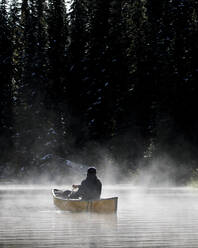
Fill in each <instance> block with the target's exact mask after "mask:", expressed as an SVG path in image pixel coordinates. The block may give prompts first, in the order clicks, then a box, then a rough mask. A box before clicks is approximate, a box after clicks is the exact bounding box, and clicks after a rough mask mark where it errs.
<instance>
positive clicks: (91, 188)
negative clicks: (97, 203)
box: [64, 167, 102, 200]
mask: <svg viewBox="0 0 198 248" xmlns="http://www.w3.org/2000/svg"><path fill="white" fill-rule="evenodd" d="M73 188H74V189H78V191H76V192H74V191H72V192H71V191H68V190H67V191H65V192H64V193H65V196H66V197H68V198H70V199H78V198H81V199H82V200H94V199H100V195H101V191H102V183H101V182H100V180H99V179H98V178H97V176H96V168H94V167H90V168H89V169H88V170H87V177H86V179H85V180H83V181H82V182H81V184H80V185H73Z"/></svg>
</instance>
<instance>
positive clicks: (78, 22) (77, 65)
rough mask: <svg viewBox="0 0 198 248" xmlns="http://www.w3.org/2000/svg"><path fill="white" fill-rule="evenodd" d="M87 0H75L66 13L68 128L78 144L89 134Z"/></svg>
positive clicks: (88, 17)
mask: <svg viewBox="0 0 198 248" xmlns="http://www.w3.org/2000/svg"><path fill="white" fill-rule="evenodd" d="M88 12H89V11H88V3H87V1H84V0H83V1H82V0H81V1H79V0H74V1H73V3H72V5H71V9H70V14H69V20H70V21H69V23H70V25H69V37H70V44H69V48H68V60H67V61H68V65H67V70H68V80H69V84H68V91H67V92H68V96H67V98H68V104H69V112H70V114H71V123H70V130H71V134H72V136H73V137H75V138H74V140H75V141H74V142H75V143H76V144H78V145H79V144H81V143H82V142H84V141H85V140H86V139H87V138H88V137H86V136H87V128H86V121H85V115H84V113H85V111H86V107H87V105H86V104H87V100H86V96H85V95H86V93H85V92H86V90H87V88H86V81H87V79H88V78H89V73H88V74H87V61H86V60H87V59H86V54H87V50H88V48H89V46H88V41H89V26H90V25H89V22H90V20H89V19H90V16H89V15H88Z"/></svg>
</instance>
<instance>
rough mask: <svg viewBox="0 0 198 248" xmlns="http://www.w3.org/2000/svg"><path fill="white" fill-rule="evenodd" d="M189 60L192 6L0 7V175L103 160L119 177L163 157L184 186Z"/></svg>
mask: <svg viewBox="0 0 198 248" xmlns="http://www.w3.org/2000/svg"><path fill="white" fill-rule="evenodd" d="M197 54H198V0H160V1H155V0H133V1H131V0H92V1H90V0H73V1H72V3H71V6H70V8H69V9H68V6H67V5H66V4H65V2H64V0H48V1H47V0H22V1H19V0H12V1H11V2H10V1H6V0H1V2H0V175H7V174H8V175H10V173H8V172H7V171H12V173H13V174H15V175H20V174H21V173H22V174H25V173H26V171H28V170H30V169H31V170H32V169H36V168H40V167H39V166H41V164H42V159H43V158H52V157H53V158H64V159H71V160H73V161H76V162H79V163H86V164H90V165H91V164H95V165H97V164H99V163H100V161H101V158H102V156H103V154H104V153H106V154H108V155H109V156H111V157H112V158H113V159H114V161H116V163H117V164H118V165H119V167H120V169H121V170H122V171H123V173H128V172H129V171H136V170H137V169H138V168H139V167H146V166H148V164H149V163H150V161H152V160H153V159H155V158H158V159H159V161H160V159H161V158H162V159H163V158H165V157H168V158H169V161H172V163H173V164H174V166H175V167H176V169H177V172H178V176H176V180H177V181H179V182H183V181H185V180H188V179H189V178H190V177H191V176H192V174H193V173H195V172H196V169H198V163H197V162H198V152H197V147H198V113H197V106H198V60H197ZM140 161H141V163H140ZM164 166H165V168H162V169H163V170H168V169H169V168H170V167H171V166H172V165H171V163H166V164H165V165H164ZM181 171H185V173H181ZM6 173H7V174H6Z"/></svg>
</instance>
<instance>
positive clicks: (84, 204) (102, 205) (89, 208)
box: [52, 189, 118, 213]
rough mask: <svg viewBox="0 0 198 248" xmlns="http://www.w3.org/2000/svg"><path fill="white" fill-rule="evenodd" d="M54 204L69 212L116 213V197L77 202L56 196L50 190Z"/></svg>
mask: <svg viewBox="0 0 198 248" xmlns="http://www.w3.org/2000/svg"><path fill="white" fill-rule="evenodd" d="M52 195H53V199H54V204H55V205H56V207H58V208H59V209H61V210H64V211H71V212H95V213H116V212H117V202H118V197H111V198H104V199H99V200H91V201H85V200H77V199H64V198H62V197H59V196H56V194H55V192H54V189H52Z"/></svg>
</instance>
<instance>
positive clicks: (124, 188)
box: [0, 185, 198, 248]
mask: <svg viewBox="0 0 198 248" xmlns="http://www.w3.org/2000/svg"><path fill="white" fill-rule="evenodd" d="M51 187H55V186H54V185H46V186H40V185H37V186H36V185H23V186H22V185H1V186H0V205H1V208H0V247H15V248H16V247H17V248H18V247H22V248H23V247H31V248H32V247H39V248H40V247H53V248H54V247H56V248H59V247H89V248H91V247H130V248H131V247H197V243H198V190H196V189H191V188H174V187H172V188H170V187H169V188H147V187H134V186H132V185H113V186H111V185H109V186H106V185H105V186H104V188H103V192H102V197H110V196H118V197H119V201H118V212H117V214H116V215H114V214H113V215H112V214H110V215H108V214H106V215H103V214H94V213H69V212H64V211H60V210H58V209H57V208H56V207H55V206H54V204H53V200H52V195H51V191H50V190H51ZM56 187H58V188H64V187H65V188H67V187H69V185H68V186H67V185H64V186H57V185H56Z"/></svg>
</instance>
